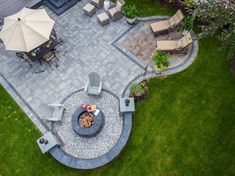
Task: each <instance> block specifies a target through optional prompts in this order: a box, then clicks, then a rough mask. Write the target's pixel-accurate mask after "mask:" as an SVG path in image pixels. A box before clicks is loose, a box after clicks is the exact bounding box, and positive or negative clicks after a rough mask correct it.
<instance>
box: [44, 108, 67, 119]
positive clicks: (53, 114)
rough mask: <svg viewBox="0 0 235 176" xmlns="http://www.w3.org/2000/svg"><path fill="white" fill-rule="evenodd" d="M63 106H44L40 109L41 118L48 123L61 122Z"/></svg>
mask: <svg viewBox="0 0 235 176" xmlns="http://www.w3.org/2000/svg"><path fill="white" fill-rule="evenodd" d="M64 110H65V108H64V105H62V104H49V105H47V104H42V105H41V107H40V112H41V114H42V115H41V117H42V119H44V120H47V121H60V120H61V119H62V116H63V113H64Z"/></svg>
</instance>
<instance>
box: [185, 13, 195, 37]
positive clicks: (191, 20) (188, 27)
mask: <svg viewBox="0 0 235 176" xmlns="http://www.w3.org/2000/svg"><path fill="white" fill-rule="evenodd" d="M194 20H195V16H194V15H193V16H187V17H185V18H184V21H183V23H182V30H183V32H182V34H183V35H185V34H187V33H188V32H189V31H191V30H192V28H193V23H194Z"/></svg>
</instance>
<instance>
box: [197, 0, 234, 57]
mask: <svg viewBox="0 0 235 176" xmlns="http://www.w3.org/2000/svg"><path fill="white" fill-rule="evenodd" d="M195 14H196V16H197V17H198V19H199V20H200V21H201V22H202V23H203V24H205V26H204V28H203V29H202V32H201V34H200V35H199V38H202V37H206V36H210V37H214V36H215V37H217V38H218V39H219V40H220V41H221V47H220V48H219V49H222V50H227V51H228V58H232V57H233V56H234V55H235V0H207V1H205V0H203V1H202V2H199V4H198V5H197V7H196V10H195Z"/></svg>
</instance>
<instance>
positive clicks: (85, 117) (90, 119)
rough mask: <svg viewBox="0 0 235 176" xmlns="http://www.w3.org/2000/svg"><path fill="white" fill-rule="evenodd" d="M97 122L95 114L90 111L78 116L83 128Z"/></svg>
mask: <svg viewBox="0 0 235 176" xmlns="http://www.w3.org/2000/svg"><path fill="white" fill-rule="evenodd" d="M94 122H95V115H94V114H93V113H90V112H84V113H82V114H81V115H80V118H78V123H79V125H80V127H82V128H89V127H91V125H93V124H94Z"/></svg>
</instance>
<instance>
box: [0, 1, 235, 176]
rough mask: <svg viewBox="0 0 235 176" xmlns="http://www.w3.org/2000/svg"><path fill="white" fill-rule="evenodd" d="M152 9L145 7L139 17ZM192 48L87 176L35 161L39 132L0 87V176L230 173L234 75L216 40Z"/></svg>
mask: <svg viewBox="0 0 235 176" xmlns="http://www.w3.org/2000/svg"><path fill="white" fill-rule="evenodd" d="M129 1H133V2H134V0H129ZM145 1H146V2H147V0H145ZM135 2H140V1H137V0H136V1H135ZM151 2H152V1H151V0H149V1H148V5H149V7H148V8H147V9H151ZM157 9H158V6H155V5H154V3H152V10H148V11H147V13H146V15H149V14H151V13H153V14H154V13H155V12H154V11H155V10H156V11H157ZM141 13H142V12H141ZM156 13H157V12H156ZM156 13H155V14H156ZM167 13H171V11H169V12H167ZM167 13H166V14H167ZM143 15H144V13H143ZM163 15H165V14H163ZM199 44H200V51H199V55H198V58H197V60H196V61H195V62H194V63H193V64H192V65H191V66H190V67H189V68H188V69H187V70H186V71H183V72H181V73H178V74H175V75H171V76H168V77H167V78H165V79H152V80H151V81H150V82H149V87H150V92H149V96H148V97H147V99H146V100H145V101H143V102H141V103H140V104H138V105H137V107H136V109H137V111H136V114H135V116H134V118H133V129H132V133H131V137H130V139H129V141H128V144H127V146H126V148H125V149H124V150H123V152H122V153H121V155H120V156H119V157H118V158H117V159H116V160H114V161H113V162H112V163H110V164H108V165H106V166H104V167H102V168H99V169H96V170H92V171H79V170H73V169H70V168H67V167H65V166H63V165H61V164H59V163H58V162H57V161H55V160H54V159H53V158H52V157H51V156H50V155H48V154H46V155H42V154H41V153H40V150H39V149H38V147H37V145H36V143H35V141H36V139H37V138H38V137H39V136H40V132H39V131H38V130H36V129H35V127H34V126H33V124H32V123H31V121H30V120H29V119H28V117H27V116H26V115H25V114H24V113H23V112H22V110H21V109H20V108H19V107H18V105H16V103H15V102H14V101H13V100H12V98H11V97H10V96H9V95H8V94H7V93H6V91H5V90H4V89H3V88H2V87H1V86H0V97H1V98H0V118H1V121H0V141H1V145H0V176H5V175H6V176H13V175H14V176H15V175H16V176H32V175H33V176H41V175H46V176H50V175H57V176H60V175H61V176H62V175H63V176H64V175H66V176H73V175H74V176H75V175H94V176H95V175H96V176H103V175H105V176H106V175H110V176H113V175H115V176H117V175H123V176H126V175H134V176H138V175H140V176H145V175H147V176H148V175H153V176H158V175H160V176H163V175H164V176H165V175H166V176H169V175H179V176H183V175H186V176H193V175H200V176H201V175H202V176H203V175H205V176H210V175H211V176H217V175H235V167H234V163H235V158H234V156H235V150H234V148H235V140H234V136H235V129H234V125H235V122H234V121H235V77H234V76H232V75H231V74H230V72H229V64H228V61H227V60H226V53H221V52H217V50H216V48H217V46H218V45H219V43H218V42H217V41H216V40H215V39H204V40H201V41H200V43H199Z"/></svg>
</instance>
